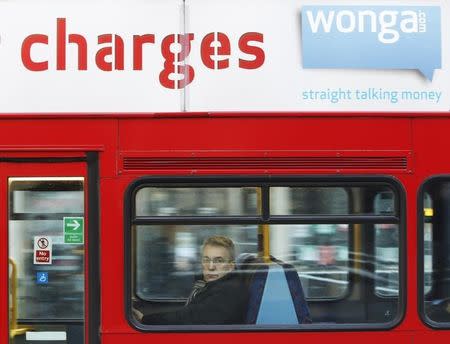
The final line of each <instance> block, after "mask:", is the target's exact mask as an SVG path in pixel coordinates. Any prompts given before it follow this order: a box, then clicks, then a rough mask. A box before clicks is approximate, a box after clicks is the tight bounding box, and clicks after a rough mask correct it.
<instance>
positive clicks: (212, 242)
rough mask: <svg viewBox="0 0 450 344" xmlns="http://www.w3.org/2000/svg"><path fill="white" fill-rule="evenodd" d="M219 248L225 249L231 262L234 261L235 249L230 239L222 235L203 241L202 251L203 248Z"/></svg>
mask: <svg viewBox="0 0 450 344" xmlns="http://www.w3.org/2000/svg"><path fill="white" fill-rule="evenodd" d="M207 245H209V246H220V247H223V248H225V249H226V250H227V251H228V253H229V254H230V257H231V260H232V261H234V258H235V254H236V253H235V248H234V242H233V240H231V239H230V238H228V237H226V236H224V235H214V236H211V237H209V238H206V239H205V241H203V246H202V248H203V249H204V248H205V246H207Z"/></svg>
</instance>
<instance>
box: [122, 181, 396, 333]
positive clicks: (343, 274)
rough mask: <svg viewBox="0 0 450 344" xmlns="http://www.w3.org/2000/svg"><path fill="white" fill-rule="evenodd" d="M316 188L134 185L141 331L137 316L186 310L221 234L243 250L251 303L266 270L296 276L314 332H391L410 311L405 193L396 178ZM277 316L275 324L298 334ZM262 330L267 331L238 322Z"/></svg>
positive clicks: (134, 280) (134, 303)
mask: <svg viewBox="0 0 450 344" xmlns="http://www.w3.org/2000/svg"><path fill="white" fill-rule="evenodd" d="M316 179H317V180H314V181H309V182H302V180H301V178H298V179H294V180H289V183H290V184H292V185H288V184H289V183H288V182H286V181H285V180H284V179H283V178H279V180H276V178H270V179H250V178H248V185H246V182H245V180H244V181H243V180H242V178H241V179H234V178H223V179H221V180H219V181H215V182H214V185H213V186H211V185H210V184H211V182H208V181H207V180H205V181H204V182H202V179H201V178H192V179H189V178H187V179H186V180H185V181H183V183H181V182H178V183H177V180H176V179H175V180H173V182H171V181H170V178H168V181H167V182H166V183H161V181H160V180H159V181H158V182H157V184H156V182H155V183H152V180H151V179H147V180H146V179H142V180H140V181H139V182H136V183H135V184H134V185H132V186H131V187H130V189H129V191H128V197H129V204H128V212H127V214H126V216H127V218H128V219H129V227H128V228H127V232H126V233H127V238H128V239H127V242H128V244H127V246H128V249H129V250H128V251H127V255H129V262H130V264H131V265H130V266H129V267H128V269H129V271H130V274H129V280H127V292H128V305H129V306H128V307H129V309H128V312H129V316H130V320H131V321H132V322H133V323H135V324H139V320H140V317H138V316H137V315H136V314H140V316H142V315H143V314H144V315H146V314H167V313H171V312H178V311H179V310H180V309H186V308H185V307H188V306H185V304H186V303H189V300H190V297H191V296H190V295H192V292H193V289H192V288H193V285H195V284H196V282H195V281H198V280H199V279H202V243H203V242H204V240H205V239H207V238H210V237H211V236H215V235H221V236H226V237H228V238H231V239H232V240H233V242H234V243H235V246H236V259H235V262H236V264H235V266H236V270H235V271H233V273H236V274H240V275H241V276H242V277H244V279H245V280H246V282H248V283H249V284H247V285H246V287H245V288H247V287H248V289H245V290H244V289H242V292H243V293H247V292H248V293H249V295H250V296H249V298H250V299H251V297H252V296H251V292H252V290H253V289H252V287H251V286H252V283H253V281H254V280H255V279H257V277H256V276H258V273H259V269H261V268H262V267H268V269H269V271H270V268H271V267H273V266H278V267H280V266H281V267H283V269H285V268H286V267H288V268H287V269H288V270H290V271H295V275H296V276H297V277H296V278H297V279H298V280H299V281H300V286H301V294H302V297H303V298H304V300H305V301H304V302H305V305H307V306H306V307H307V309H308V311H309V312H310V314H309V315H310V319H309V320H312V322H313V323H314V324H317V325H320V324H324V326H325V324H329V323H333V324H336V325H338V326H339V325H340V324H342V325H344V324H345V325H349V324H355V325H358V326H361V324H367V325H369V324H370V325H371V326H373V325H375V326H380V327H385V326H392V324H394V323H395V322H396V321H398V319H400V318H401V316H402V311H403V307H404V305H403V303H402V302H401V300H402V297H403V296H404V293H403V292H402V288H401V287H400V285H401V276H402V275H403V274H404V272H403V268H402V266H401V263H400V262H401V259H400V256H401V254H402V252H401V250H400V243H401V242H402V240H404V239H403V238H404V230H402V225H403V224H402V215H401V214H402V212H401V211H400V210H401V207H402V203H401V197H400V196H401V191H400V188H399V187H398V186H397V185H396V183H394V182H393V181H392V180H391V179H388V178H383V179H382V181H377V180H372V179H370V178H367V179H364V180H365V182H364V183H363V182H358V180H356V181H354V182H353V181H352V182H349V181H346V182H343V181H333V180H331V181H329V180H324V181H323V182H322V181H321V180H320V179H319V178H316ZM237 180H238V181H239V182H236V181H237ZM239 183H240V184H241V185H237V186H236V184H239ZM227 184H230V186H227ZM165 209H171V210H170V211H167V210H165ZM204 209H214V210H211V211H205V210H204ZM244 259H245V261H244ZM242 262H245V263H244V264H242ZM249 266H250V268H248V267H249ZM203 273H204V272H203ZM267 276H269V274H267ZM286 276H288V273H286ZM203 277H204V276H203ZM265 278H268V277H265ZM283 278H287V277H283ZM264 283H268V282H267V280H265V282H264ZM286 283H287V284H286V285H288V286H289V283H290V282H288V281H287V282H286ZM206 284H207V283H206ZM269 285H271V284H269ZM262 289H264V288H262ZM282 289H283V288H281V289H280V288H279V289H275V291H273V292H272V296H273V295H275V296H273V297H278V298H277V302H275V304H276V303H279V304H283V302H288V301H289V300H290V299H291V298H292V295H293V294H292V293H291V294H289V295H288V296H284V294H283V295H282V294H281V290H282ZM194 290H195V289H194ZM278 292H279V293H280V295H278V296H277V293H278ZM380 296H383V297H385V296H388V297H389V298H380ZM285 298H289V300H288V301H287V300H286V299H285ZM263 300H265V299H264V298H260V300H259V301H258V302H263ZM291 301H292V303H295V302H297V301H293V300H291ZM289 302H290V301H289ZM289 302H288V303H289ZM249 304H253V303H252V302H251V301H249ZM258 307H261V308H264V307H262V306H258ZM249 308H251V307H250V306H249ZM276 309H277V308H276V307H275V308H273V309H272V313H273V314H272V315H273V317H272V318H271V319H272V320H271V321H272V322H271V323H270V324H271V325H272V326H273V325H283V326H285V325H292V323H291V322H285V321H286V320H285V318H284V317H283V314H282V313H283V312H282V311H281V310H278V311H277V310H276ZM135 311H137V312H135ZM248 311H249V312H250V310H248ZM132 314H133V315H132ZM150 318H151V317H150ZM243 319H248V318H246V317H243ZM305 323H307V322H305ZM144 324H145V325H152V324H151V323H147V322H145V323H144ZM184 324H188V323H186V322H185V320H184V322H183V323H178V322H176V321H175V322H173V323H166V324H165V325H184ZM195 324H197V323H195ZM210 324H214V325H220V324H218V323H210ZM260 324H262V325H264V324H267V323H264V322H261V323H258V322H257V321H253V322H246V320H243V321H242V322H240V323H234V325H245V326H248V325H260ZM296 324H297V325H299V323H296ZM302 324H304V323H302ZM158 325H161V324H160V323H158ZM302 326H306V327H307V325H302ZM140 328H141V329H148V330H151V329H152V328H154V327H152V326H150V327H149V328H147V327H143V328H142V326H140Z"/></svg>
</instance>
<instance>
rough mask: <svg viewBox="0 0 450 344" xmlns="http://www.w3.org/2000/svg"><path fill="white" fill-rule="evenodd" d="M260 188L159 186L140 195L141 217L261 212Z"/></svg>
mask: <svg viewBox="0 0 450 344" xmlns="http://www.w3.org/2000/svg"><path fill="white" fill-rule="evenodd" d="M257 193H260V190H259V189H257V188H251V187H246V188H205V187H203V188H158V187H147V188H143V189H140V190H139V191H138V192H137V194H136V215H137V216H228V215H259V214H261V209H260V208H261V207H260V206H258V205H257V203H258V201H257V199H258V196H257Z"/></svg>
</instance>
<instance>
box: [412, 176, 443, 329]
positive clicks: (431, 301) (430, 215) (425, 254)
mask: <svg viewBox="0 0 450 344" xmlns="http://www.w3.org/2000/svg"><path fill="white" fill-rule="evenodd" d="M449 207H450V178H448V177H447V178H445V177H436V178H432V179H430V180H429V181H428V182H426V183H425V184H424V186H423V193H422V196H421V206H420V207H419V211H421V212H422V214H420V218H422V219H423V220H422V222H421V227H422V228H421V236H422V242H421V247H422V252H421V253H419V254H421V255H422V259H423V260H422V262H423V263H421V264H422V272H421V273H422V293H421V297H422V304H421V307H422V308H421V309H422V314H421V315H422V318H423V319H424V320H425V322H427V323H428V324H430V325H431V326H433V327H447V328H448V327H449V326H450V325H449V323H450V253H449V251H448V247H449V245H450V216H449V212H448V208H449Z"/></svg>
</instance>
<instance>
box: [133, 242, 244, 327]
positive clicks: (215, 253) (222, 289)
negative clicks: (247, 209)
mask: <svg viewBox="0 0 450 344" xmlns="http://www.w3.org/2000/svg"><path fill="white" fill-rule="evenodd" d="M235 267H236V264H235V247H234V243H233V241H232V240H231V239H229V238H228V237H225V236H212V237H210V238H208V239H206V240H205V241H204V243H203V247H202V270H203V271H202V272H203V278H202V279H200V280H197V281H196V282H195V283H194V286H193V289H192V291H191V294H190V296H189V297H188V299H187V301H186V303H185V305H184V307H182V308H180V309H178V310H175V311H170V312H164V313H154V314H146V315H142V314H141V313H140V312H138V311H136V310H134V311H133V313H134V315H135V316H136V318H137V319H138V320H140V321H141V322H142V323H143V324H148V325H161V324H165V325H183V324H185V325H188V324H189V325H201V324H209V325H212V324H217V325H218V324H241V323H244V319H245V316H246V311H247V302H248V295H247V288H246V287H245V285H244V283H243V281H242V279H241V278H240V276H239V275H238V274H237V273H236V272H235V271H234V270H235Z"/></svg>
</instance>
